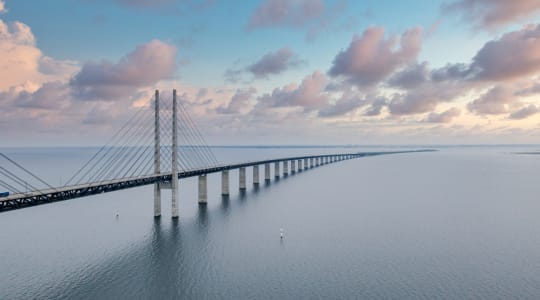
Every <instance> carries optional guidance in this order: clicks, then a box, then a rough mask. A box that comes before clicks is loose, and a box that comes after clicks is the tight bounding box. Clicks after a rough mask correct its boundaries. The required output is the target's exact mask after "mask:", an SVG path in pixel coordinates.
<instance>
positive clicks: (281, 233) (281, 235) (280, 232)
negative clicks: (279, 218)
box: [279, 228, 283, 238]
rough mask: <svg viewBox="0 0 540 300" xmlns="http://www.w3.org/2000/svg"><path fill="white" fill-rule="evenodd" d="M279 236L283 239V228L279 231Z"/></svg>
mask: <svg viewBox="0 0 540 300" xmlns="http://www.w3.org/2000/svg"><path fill="white" fill-rule="evenodd" d="M279 235H280V238H283V228H280V229H279Z"/></svg>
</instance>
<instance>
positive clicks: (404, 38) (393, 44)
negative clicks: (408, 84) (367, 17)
mask: <svg viewBox="0 0 540 300" xmlns="http://www.w3.org/2000/svg"><path fill="white" fill-rule="evenodd" d="M384 35H385V30H384V28H381V27H371V28H368V29H366V30H365V31H364V33H363V34H362V36H358V35H355V36H354V37H353V40H352V41H351V43H350V45H349V47H348V48H347V49H346V50H343V51H341V52H340V53H338V54H337V55H336V57H335V58H334V61H333V64H332V67H331V68H330V71H329V72H328V74H329V75H330V76H332V77H343V78H345V79H346V80H347V81H349V82H350V83H352V84H356V85H357V86H362V87H363V86H371V85H375V84H377V83H380V82H381V81H382V80H384V79H385V78H386V77H388V76H389V75H391V74H392V73H393V72H394V71H396V70H397V69H398V68H400V67H402V66H404V65H406V64H408V63H410V62H411V61H414V60H415V59H416V57H417V55H418V53H419V52H420V49H421V47H422V45H421V44H422V30H421V29H420V28H413V29H409V30H407V31H405V32H404V33H403V34H402V35H401V36H400V37H397V36H391V37H388V38H387V39H385V36H384ZM398 45H399V46H398Z"/></svg>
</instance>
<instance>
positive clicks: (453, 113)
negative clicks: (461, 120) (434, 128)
mask: <svg viewBox="0 0 540 300" xmlns="http://www.w3.org/2000/svg"><path fill="white" fill-rule="evenodd" d="M460 114H461V110H460V109H459V108H456V107H452V108H450V109H448V110H446V111H444V112H442V113H436V112H432V113H430V114H429V115H428V116H427V118H426V120H425V122H428V123H450V122H452V120H454V119H455V118H457V117H459V115H460Z"/></svg>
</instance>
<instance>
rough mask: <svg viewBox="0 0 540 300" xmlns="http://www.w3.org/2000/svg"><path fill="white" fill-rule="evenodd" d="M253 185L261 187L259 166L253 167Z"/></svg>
mask: <svg viewBox="0 0 540 300" xmlns="http://www.w3.org/2000/svg"><path fill="white" fill-rule="evenodd" d="M253 184H254V185H259V165H255V166H253Z"/></svg>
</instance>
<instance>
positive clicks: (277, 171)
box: [274, 161, 279, 178]
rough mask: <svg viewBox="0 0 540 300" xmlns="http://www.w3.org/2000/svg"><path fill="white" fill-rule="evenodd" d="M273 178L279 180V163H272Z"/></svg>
mask: <svg viewBox="0 0 540 300" xmlns="http://www.w3.org/2000/svg"><path fill="white" fill-rule="evenodd" d="M274 177H275V178H279V161H276V162H275V163H274Z"/></svg>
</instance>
